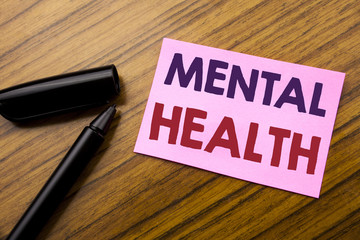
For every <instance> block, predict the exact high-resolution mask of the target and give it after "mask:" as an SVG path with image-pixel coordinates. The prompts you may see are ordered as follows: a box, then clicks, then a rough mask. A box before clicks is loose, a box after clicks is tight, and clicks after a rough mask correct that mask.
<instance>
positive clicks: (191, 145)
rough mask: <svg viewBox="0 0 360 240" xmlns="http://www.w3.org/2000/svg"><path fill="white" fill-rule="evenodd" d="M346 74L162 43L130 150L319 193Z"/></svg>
mask: <svg viewBox="0 0 360 240" xmlns="http://www.w3.org/2000/svg"><path fill="white" fill-rule="evenodd" d="M344 78H345V74H344V73H340V72H335V71H329V70H324V69H319V68H314V67H308V66H303V65H299V64H293V63H287V62H282V61H276V60H272V59H266V58H262V57H256V56H251V55H246V54H242V53H237V52H232V51H227V50H222V49H216V48H211V47H206V46H201V45H197V44H192V43H186V42H181V41H177V40H171V39H164V40H163V44H162V48H161V52H160V57H159V61H158V65H157V69H156V73H155V77H154V81H153V85H152V88H151V92H150V96H149V99H148V102H147V106H146V109H145V113H144V117H143V121H142V124H141V127H140V131H139V135H138V138H137V142H136V145H135V150H134V151H135V152H137V153H142V154H146V155H150V156H154V157H159V158H162V159H166V160H170V161H174V162H178V163H182V164H186V165H189V166H194V167H197V168H201V169H205V170H208V171H212V172H216V173H219V174H223V175H227V176H231V177H234V178H238V179H242V180H246V181H250V182H254V183H259V184H263V185H267V186H271V187H275V188H280V189H284V190H288V191H292V192H296V193H300V194H304V195H308V196H312V197H319V195H320V189H321V182H322V178H323V174H324V170H325V164H326V159H327V155H328V150H329V146H330V140H331V135H332V131H333V127H334V122H335V117H336V112H337V108H338V104H339V99H340V95H341V90H342V86H343V82H344Z"/></svg>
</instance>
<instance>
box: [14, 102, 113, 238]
mask: <svg viewBox="0 0 360 240" xmlns="http://www.w3.org/2000/svg"><path fill="white" fill-rule="evenodd" d="M115 112H116V109H115V105H113V106H111V107H109V108H108V109H106V110H105V111H104V112H102V113H101V114H100V115H99V116H97V117H96V118H95V119H94V120H93V121H92V122H91V123H90V125H89V126H88V127H85V128H84V130H83V131H82V132H81V134H80V135H79V137H78V138H77V140H76V141H75V143H74V144H73V145H72V147H71V148H70V150H69V151H68V153H67V154H66V155H65V157H64V159H63V160H62V161H61V162H60V164H59V165H58V167H57V168H56V169H55V171H54V173H53V174H52V175H51V177H50V178H49V180H48V181H47V182H46V183H45V185H44V186H43V188H42V189H41V190H40V192H39V193H38V195H37V196H36V197H35V199H34V201H33V202H32V203H31V205H30V206H29V208H28V209H27V210H26V212H25V213H24V215H23V216H22V217H21V219H20V220H19V222H18V223H17V224H16V225H15V227H14V228H13V230H12V231H11V232H10V234H9V236H8V237H7V239H8V240H14V239H34V238H35V237H36V236H37V234H38V233H39V232H40V230H41V228H42V227H43V226H44V224H45V223H46V221H47V220H48V219H49V218H50V216H51V214H52V213H53V212H54V211H55V209H56V207H57V206H58V204H59V203H60V202H61V200H62V199H63V198H64V197H65V195H66V193H67V192H68V191H69V190H70V188H71V186H72V185H73V183H74V182H75V180H76V179H77V177H78V176H79V175H80V173H81V171H82V170H83V169H84V168H85V166H86V165H87V163H88V162H89V160H90V158H91V156H92V155H93V154H95V152H96V150H97V149H98V148H99V147H100V145H101V143H102V142H103V141H104V136H105V134H106V133H107V132H108V130H109V127H110V124H111V122H112V119H113V118H114V115H115Z"/></svg>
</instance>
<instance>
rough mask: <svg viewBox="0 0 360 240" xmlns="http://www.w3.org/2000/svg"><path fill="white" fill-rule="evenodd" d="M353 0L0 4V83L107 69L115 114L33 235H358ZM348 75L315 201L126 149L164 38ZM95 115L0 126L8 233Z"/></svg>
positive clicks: (358, 100)
mask: <svg viewBox="0 0 360 240" xmlns="http://www.w3.org/2000/svg"><path fill="white" fill-rule="evenodd" d="M359 24H360V4H359V3H358V1H356V0H346V1H338V0H335V1H310V0H307V1H303V0H296V1H276V0H271V1H267V0H254V1H205V0H199V1H173V0H172V1H110V0H104V1H70V0H67V1H65V0H64V1H56V0H54V1H45V0H27V1H21V0H13V1H6V0H2V1H1V7H0V31H1V37H0V39H1V41H0V79H1V80H0V89H2V88H5V87H9V86H12V85H15V84H18V83H22V82H28V81H30V80H34V79H38V78H42V77H46V76H51V75H55V74H60V73H64V72H71V71H76V70H80V69H87V68H91V67H97V66H103V65H107V64H111V63H113V64H115V65H116V66H117V68H118V71H119V74H120V75H121V77H122V79H121V87H122V93H121V95H120V97H118V98H117V99H116V100H115V101H114V102H115V103H116V104H118V109H119V111H120V112H121V114H120V116H118V117H117V118H116V120H115V122H114V124H113V125H112V128H111V131H110V137H109V138H108V139H107V140H106V142H105V144H104V145H103V146H102V147H101V149H100V150H99V151H98V153H97V155H96V156H95V157H94V158H93V159H92V161H91V163H90V164H89V165H88V167H87V168H86V169H85V171H84V172H83V174H82V175H81V176H80V178H79V179H78V181H77V182H76V184H75V185H74V186H73V188H72V189H71V191H70V192H69V194H68V195H67V197H66V198H65V199H64V201H63V202H62V203H61V205H60V206H59V208H58V209H57V211H56V212H55V214H54V215H53V216H52V218H51V219H50V221H49V222H48V224H47V225H46V226H45V228H44V229H43V231H42V232H41V233H40V235H39V239H178V238H183V239H234V238H238V239H251V238H255V239H312V238H316V239H358V237H359V236H360V211H359V207H360V194H359V192H360V191H359V189H360V182H359V180H360V163H359V160H360V149H359V146H360V143H359V140H360V134H359V131H360V130H359V123H360V120H359V109H360V80H359V77H360V25H359ZM164 37H168V38H173V39H178V40H183V41H187V42H193V43H198V44H203V45H207V46H212V47H217V48H222V49H227V50H232V51H236V52H242V53H247V54H252V55H257V56H261V57H267V58H272V59H277V60H282V61H288V62H293V63H299V64H304V65H308V66H314V67H319V68H326V69H330V70H335V71H341V72H345V73H346V79H345V84H344V88H343V91H342V97H341V101H340V107H339V110H338V115H337V118H336V123H335V128H334V132H333V138H332V141H331V147H330V152H329V157H328V161H327V166H326V170H325V175H324V180H323V184H322V190H321V195H320V198H319V199H314V198H310V197H306V196H302V195H298V194H294V193H290V192H286V191H282V190H278V189H274V188H270V187H265V186H261V185H257V184H253V183H249V182H245V181H241V180H237V179H233V178H230V177H225V176H221V175H218V174H214V173H210V172H206V171H202V170H199V169H195V168H191V167H188V166H183V165H180V164H176V163H172V162H168V161H164V160H160V159H156V158H152V157H148V156H143V155H139V154H135V153H133V148H134V144H135V140H136V137H137V133H138V130H139V127H140V123H141V120H142V115H143V112H144V109H145V104H146V101H147V97H148V94H149V91H150V86H151V83H152V80H153V76H154V72H155V68H156V64H157V60H158V56H159V52H160V46H161V42H162V38H164ZM102 109H103V107H101V108H94V109H89V110H85V111H78V112H76V113H68V114H63V115H60V116H55V117H50V118H46V119H42V120H37V121H35V122H32V123H28V124H14V123H11V122H9V121H7V120H5V119H4V118H2V117H1V118H0V147H1V151H0V179H1V180H0V189H1V190H0V237H1V238H2V239H4V238H5V237H6V236H7V235H8V234H9V232H10V230H11V229H12V228H13V226H14V225H15V223H16V222H17V221H18V219H19V218H20V216H21V215H22V214H23V212H24V211H25V209H26V208H27V207H28V206H29V204H30V202H31V201H32V199H33V198H34V197H35V195H36V194H37V193H38V191H39V190H40V189H41V187H42V185H43V184H44V183H45V181H46V180H47V178H48V177H49V176H50V174H51V173H52V171H53V170H54V169H55V167H56V166H57V164H58V163H59V161H60V160H61V159H62V157H63V156H64V154H65V153H66V152H67V150H68V149H69V147H70V146H71V145H72V143H73V142H74V140H75V139H76V137H77V136H78V134H79V133H80V132H81V130H82V129H83V127H84V126H86V125H87V124H88V123H89V122H90V121H91V120H92V118H93V117H94V116H95V115H96V114H97V113H98V112H99V111H101V110H102Z"/></svg>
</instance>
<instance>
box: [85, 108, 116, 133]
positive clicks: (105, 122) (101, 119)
mask: <svg viewBox="0 0 360 240" xmlns="http://www.w3.org/2000/svg"><path fill="white" fill-rule="evenodd" d="M115 107H116V105H115V104H114V105H112V106H110V107H109V108H107V109H106V110H105V111H103V112H102V113H100V115H99V116H97V117H96V118H95V119H94V120H93V121H92V122H91V123H90V127H91V128H95V129H96V130H97V131H98V132H99V133H100V134H102V135H105V134H106V133H107V132H108V130H109V128H110V125H111V122H112V120H113V118H114V116H115V113H116V108H115Z"/></svg>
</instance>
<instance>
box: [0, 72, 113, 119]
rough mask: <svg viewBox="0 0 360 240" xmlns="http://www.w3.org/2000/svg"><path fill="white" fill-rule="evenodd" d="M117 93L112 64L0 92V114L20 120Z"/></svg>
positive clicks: (95, 102)
mask: <svg viewBox="0 0 360 240" xmlns="http://www.w3.org/2000/svg"><path fill="white" fill-rule="evenodd" d="M119 92H120V86H119V76H118V73H117V70H116V67H115V66H114V65H109V66H104V67H99V68H93V69H88V70H83V71H78V72H73V73H67V74H62V75H57V76H52V77H47V78H43V79H39V80H35V81H31V82H28V83H23V84H20V85H17V86H13V87H10V88H6V89H3V90H0V113H1V115H3V116H4V117H5V118H7V119H8V120H11V121H21V120H27V119H32V118H37V117H41V116H44V115H49V114H53V113H58V112H64V111H69V110H74V109H79V108H84V107H88V106H93V105H100V104H104V103H107V102H109V100H110V99H111V98H112V97H113V96H115V95H118V94H119Z"/></svg>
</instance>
